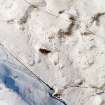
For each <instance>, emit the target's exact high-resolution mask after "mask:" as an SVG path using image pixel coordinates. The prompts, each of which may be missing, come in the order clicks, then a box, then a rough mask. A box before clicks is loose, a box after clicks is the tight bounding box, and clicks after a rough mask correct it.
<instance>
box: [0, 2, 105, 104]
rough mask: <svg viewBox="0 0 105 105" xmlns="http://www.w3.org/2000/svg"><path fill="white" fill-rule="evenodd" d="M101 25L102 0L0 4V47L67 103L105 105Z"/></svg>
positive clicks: (104, 44) (104, 51)
mask: <svg viewBox="0 0 105 105" xmlns="http://www.w3.org/2000/svg"><path fill="white" fill-rule="evenodd" d="M104 27H105V0H0V43H2V44H3V45H4V47H5V48H6V49H8V51H9V52H10V53H12V54H13V56H15V57H16V58H17V59H18V60H20V61H21V62H22V63H23V64H24V65H26V66H27V67H28V68H30V70H31V71H32V72H33V73H34V74H36V75H37V76H39V77H40V78H41V79H42V80H43V81H44V82H45V83H46V84H48V85H49V86H50V87H52V88H53V89H54V90H55V93H54V95H55V96H57V95H59V97H60V98H61V99H63V100H64V101H65V102H66V103H67V104H68V105H104V104H105V93H104V91H105V35H104V34H105V28H104ZM0 57H1V58H2V56H0ZM14 62H16V61H14Z"/></svg>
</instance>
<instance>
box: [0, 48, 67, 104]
mask: <svg viewBox="0 0 105 105" xmlns="http://www.w3.org/2000/svg"><path fill="white" fill-rule="evenodd" d="M0 52H1V53H0V55H1V56H2V59H1V58H0V105H66V103H65V102H63V101H62V100H59V99H57V98H55V97H53V96H52V95H53V93H54V90H52V89H51V88H50V87H49V86H48V85H47V84H45V83H44V82H43V81H42V80H40V79H39V78H38V77H37V76H35V75H34V74H32V72H30V70H29V69H27V68H26V67H24V66H23V65H22V64H21V63H20V62H18V61H17V63H16V61H15V59H14V58H13V56H11V54H9V53H8V52H7V50H5V49H4V48H3V47H1V49H0ZM3 56H4V58H3ZM6 56H8V57H7V58H5V57H6ZM13 59H14V61H15V62H13V61H11V60H13ZM19 63H20V65H21V66H19Z"/></svg>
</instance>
